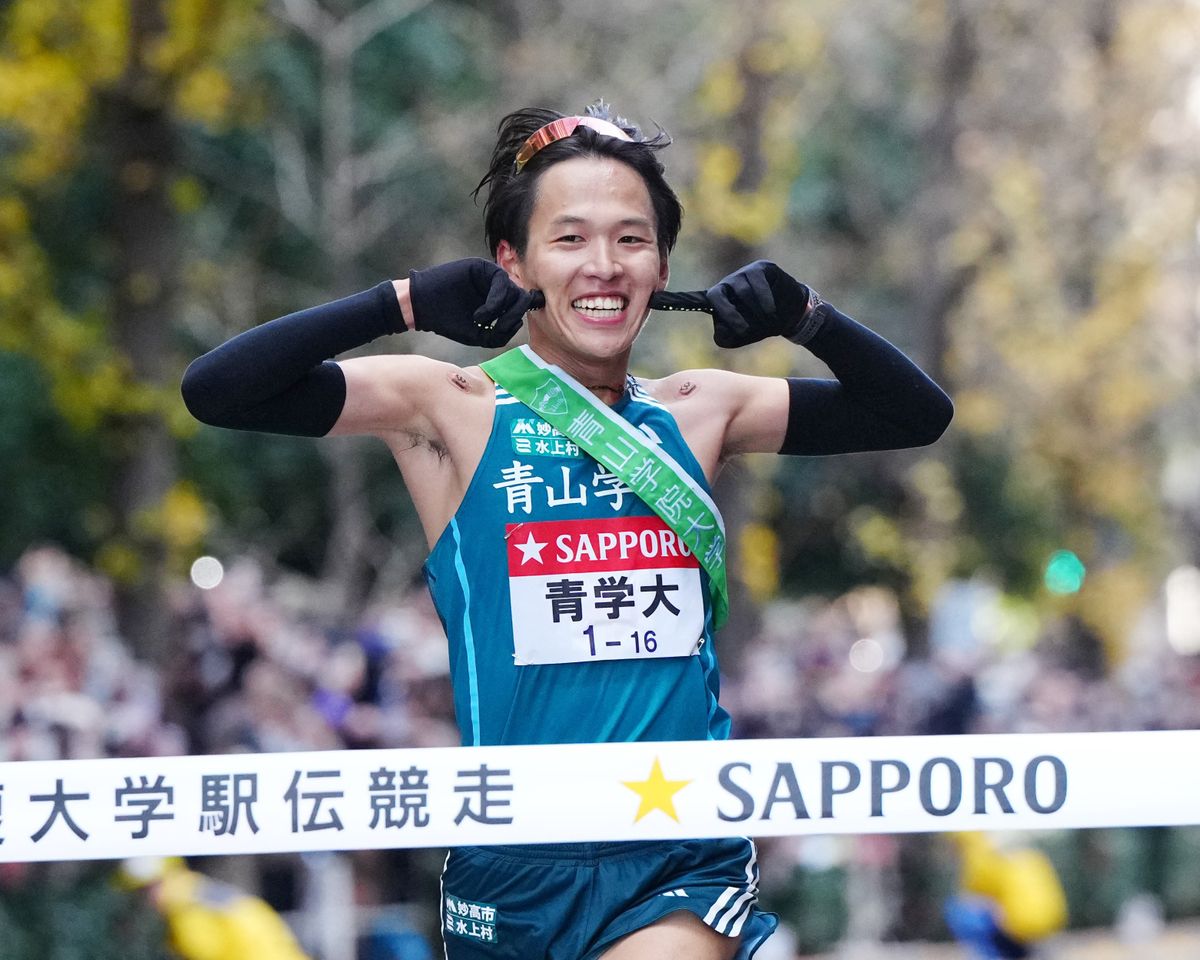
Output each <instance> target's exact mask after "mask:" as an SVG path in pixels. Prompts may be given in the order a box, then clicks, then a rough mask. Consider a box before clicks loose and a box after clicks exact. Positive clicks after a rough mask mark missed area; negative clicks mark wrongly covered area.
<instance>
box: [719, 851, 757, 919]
mask: <svg viewBox="0 0 1200 960" xmlns="http://www.w3.org/2000/svg"><path fill="white" fill-rule="evenodd" d="M746 842H747V843H749V844H750V859H749V860H748V861H747V862H746V888H745V889H744V890H743V891H742V895H741V896H740V897H738V898H737V899H736V900H735V901H734V902H733V905H732V906H731V907H730V908H729V910H728V912H727V913H726V914H725V916H724V918H723V919H721V920H720V921H718V922H717V923H715V924H713V929H714V930H716V931H717V933H723V934H725V936H727V937H736V936H737V935H738V934H739V933H741V932H742V925H743V924H744V923H745V922H746V918H747V917H748V916H750V913H751V911H752V910H753V908H754V901H755V899H756V897H757V895H758V851H757V850H756V849H755V847H754V841H753V840H747V841H746Z"/></svg>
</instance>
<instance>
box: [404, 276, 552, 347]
mask: <svg viewBox="0 0 1200 960" xmlns="http://www.w3.org/2000/svg"><path fill="white" fill-rule="evenodd" d="M408 283H409V287H408V295H409V301H410V302H411V304H412V314H413V323H414V324H415V325H416V328H417V329H418V330H430V331H432V332H433V333H437V334H440V335H441V336H443V337H448V338H449V339H451V340H456V341H458V342H459V343H465V344H467V345H468V346H471V347H502V346H504V344H506V343H508V341H509V340H511V339H512V338H513V334H515V333H516V332H517V330H518V329H520V327H521V321H522V320H523V319H524V317H525V312H526V311H527V310H536V309H538V308H539V307H542V306H545V303H546V298H545V297H543V296H542V293H541V291H540V290H522V289H521V288H520V287H518V286H517V285H516V284H515V283H513V281H512V278H510V277H509V275H508V274H507V273H505V272H504V271H503V270H502V269H501V268H500V267H498V266H497V265H496V264H494V263H493V262H492V261H491V260H484V259H482V258H480V257H470V258H467V259H465V260H452V261H451V262H450V263H443V264H440V265H439V266H436V267H430V268H429V269H428V270H413V271H412V272H411V273H410V274H409V275H408Z"/></svg>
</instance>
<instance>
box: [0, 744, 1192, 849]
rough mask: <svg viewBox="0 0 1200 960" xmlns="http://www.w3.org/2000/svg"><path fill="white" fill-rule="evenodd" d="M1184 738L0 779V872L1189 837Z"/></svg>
mask: <svg viewBox="0 0 1200 960" xmlns="http://www.w3.org/2000/svg"><path fill="white" fill-rule="evenodd" d="M1198 758H1200V731H1165V732H1150V733H1076V734H1034V735H1027V734H1012V735H980V736H959V737H872V738H849V739H814V740H730V741H709V742H703V741H700V742H682V743H675V742H669V743H618V744H569V745H548V746H505V747H457V748H444V749H411V750H339V751H329V752H317V753H272V754H229V755H220V756H188V757H155V758H150V759H106V760H64V761H45V762H37V761H32V762H24V763H0V861H8V862H17V861H32V860H83V859H121V858H125V857H131V856H145V855H159V856H162V855H179V856H202V855H205V854H214V855H216V854H221V855H225V854H235V853H237V854H242V853H268V852H282V851H299V850H351V849H360V848H384V847H450V846H460V845H490V844H504V843H551V842H580V841H595V840H647V839H676V838H678V839H682V838H687V837H721V836H779V835H790V834H832V833H856V834H860V833H911V832H935V831H951V830H988V831H999V830H1031V829H1033V830H1038V829H1064V828H1079V827H1121V826H1150V825H1177V824H1196V823H1200V759H1198Z"/></svg>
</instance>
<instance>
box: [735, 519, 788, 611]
mask: <svg viewBox="0 0 1200 960" xmlns="http://www.w3.org/2000/svg"><path fill="white" fill-rule="evenodd" d="M737 564H738V573H739V574H740V576H741V579H742V582H743V583H744V584H745V585H746V589H747V590H748V591H750V595H751V596H752V597H753V598H754V600H755V602H757V603H765V602H766V601H767V600H770V599H771V598H772V597H773V596H775V594H776V593H777V592H778V590H779V537H778V536H777V535H776V533H775V531H774V530H772V529H771V528H770V527H768V526H767V525H766V524H764V523H758V522H751V523H747V524H746V525H745V526H743V527H742V532H741V539H740V540H739V542H738V558H737Z"/></svg>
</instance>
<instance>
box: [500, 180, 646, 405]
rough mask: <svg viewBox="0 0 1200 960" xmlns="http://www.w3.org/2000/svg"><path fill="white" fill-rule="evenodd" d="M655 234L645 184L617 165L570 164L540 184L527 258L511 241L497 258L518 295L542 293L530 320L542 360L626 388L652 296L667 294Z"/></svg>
mask: <svg viewBox="0 0 1200 960" xmlns="http://www.w3.org/2000/svg"><path fill="white" fill-rule="evenodd" d="M655 226H656V225H655V219H654V208H653V206H652V205H651V203H650V194H649V193H648V192H647V190H646V185H645V183H644V181H643V180H642V178H641V176H640V175H639V174H638V173H637V172H636V171H634V170H633V169H632V168H631V167H629V166H628V165H626V164H624V163H622V162H620V161H619V160H612V159H608V158H601V157H575V158H573V159H571V160H564V161H562V162H561V163H556V164H555V165H554V166H552V167H550V168H549V169H548V170H546V171H545V172H544V173H543V174H542V175H541V177H540V179H539V181H538V193H537V200H536V201H535V203H534V206H533V213H532V215H531V216H530V219H529V239H528V242H527V244H526V247H525V251H524V253H523V254H518V253H517V251H516V249H515V248H514V247H513V246H512V245H511V244H510V243H508V242H507V241H501V243H500V246H499V248H498V250H497V251H496V259H497V262H499V264H500V266H502V267H503V268H504V269H505V270H507V271H508V273H509V275H510V276H512V278H513V279H514V280H515V281H516V282H517V283H518V284H519V285H520V286H522V287H524V288H526V289H528V290H541V291H542V293H543V294H545V297H546V306H545V307H544V308H543V309H541V310H534V311H531V312H530V314H529V321H528V325H529V343H530V346H532V347H533V349H534V350H535V351H536V352H537V354H538V355H539V356H541V357H542V358H543V359H545V360H548V361H550V362H551V363H556V364H558V365H559V366H561V367H563V368H564V369H565V370H567V371H568V372H570V373H572V374H574V375H575V376H577V377H582V378H584V382H585V383H587V382H588V378H593V377H597V376H599V377H602V378H604V379H602V380H601V381H600V382H604V383H610V382H619V381H621V380H623V378H624V375H625V366H626V364H627V363H628V360H629V351H630V349H631V348H632V347H633V341H634V340H635V339H636V338H637V335H638V333H639V332H641V329H642V326H643V325H644V324H645V322H646V318H647V316H649V313H650V295H651V294H652V293H653V292H654V291H655V290H661V289H663V288H665V287H666V285H667V273H668V268H667V258H666V257H665V256H662V255H661V254H660V253H659V249H658V239H657V235H656V232H655ZM613 377H615V378H616V379H615V381H614V380H613V379H612V378H613ZM588 385H589V386H590V385H591V384H590V383H589V384H588Z"/></svg>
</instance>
